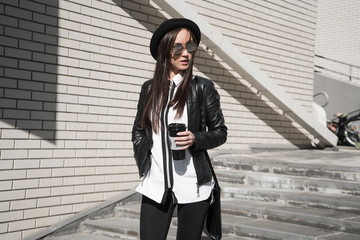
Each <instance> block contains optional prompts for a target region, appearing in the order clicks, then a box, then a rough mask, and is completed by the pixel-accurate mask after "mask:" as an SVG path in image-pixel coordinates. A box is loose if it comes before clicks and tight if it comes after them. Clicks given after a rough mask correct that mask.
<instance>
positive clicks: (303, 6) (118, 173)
mask: <svg viewBox="0 0 360 240" xmlns="http://www.w3.org/2000/svg"><path fill="white" fill-rule="evenodd" d="M186 2H188V3H189V4H190V5H191V6H192V7H193V8H194V9H195V10H196V11H198V12H199V14H201V15H202V16H203V17H204V18H205V19H207V20H208V21H209V22H210V24H212V25H213V26H215V27H217V29H218V30H219V31H220V32H222V33H223V34H224V35H225V36H226V37H227V38H228V39H229V40H230V41H231V42H232V43H233V44H234V45H235V47H237V48H239V50H241V51H242V52H243V53H244V54H245V55H246V56H248V57H249V58H250V59H251V60H252V61H253V62H254V63H256V64H258V65H259V66H260V68H261V69H262V70H263V71H264V72H266V74H268V75H269V77H270V78H272V79H273V80H275V81H276V82H277V83H278V84H279V85H281V86H283V87H284V89H285V90H286V92H287V93H289V94H290V95H291V96H292V97H293V98H294V99H295V100H296V101H298V102H299V104H300V105H301V106H303V107H304V108H305V109H306V110H308V111H310V110H311V103H312V86H313V82H312V79H313V55H314V48H315V25H316V22H315V20H316V10H317V7H316V1H315V0H305V1H282V0H279V1H256V3H254V1H251V0H245V1H233V0H231V1H212V0H206V1H205V0H199V1H195V0H194V1H193V0H188V1H186ZM164 19H165V17H164V15H163V11H162V10H160V9H156V8H154V7H153V6H152V5H151V4H150V3H149V1H148V0H138V1H113V0H101V1H100V0H88V1H84V2H83V1H67V0H58V1H45V0H33V1H30V0H21V1H20V0H11V1H1V2H0V22H1V25H0V42H1V45H0V77H1V80H0V97H1V98H0V106H1V107H0V150H1V155H0V166H1V170H0V183H1V184H0V196H1V197H0V238H1V239H20V238H23V237H25V236H27V235H29V234H31V233H34V232H36V231H38V230H40V229H43V228H45V227H48V226H49V225H51V224H54V223H56V222H58V221H60V220H62V219H64V218H65V217H68V216H71V215H73V214H76V213H78V212H80V211H82V210H83V209H85V208H87V207H90V206H93V205H95V204H98V203H100V202H102V201H104V200H106V199H108V198H110V197H112V196H113V195H115V194H118V193H120V192H124V191H127V190H129V189H132V188H134V187H135V186H136V185H137V184H138V182H139V178H138V173H137V167H136V166H135V161H134V160H133V152H132V144H131V142H130V139H131V128H132V123H133V121H134V117H135V114H136V106H137V100H138V96H139V91H140V87H141V85H142V83H143V82H144V81H146V80H147V79H150V78H151V77H152V74H153V69H154V63H155V62H154V60H153V59H152V57H151V55H150V52H149V48H148V46H149V42H150V38H151V35H152V32H153V31H154V30H155V29H156V27H157V26H158V25H159V24H160V23H161V22H162V21H163V20H164ZM195 73H196V74H198V75H201V76H205V77H207V78H210V79H212V80H213V81H214V83H215V85H216V87H217V89H218V91H219V93H220V95H221V104H222V108H223V112H224V115H225V120H226V124H227V126H228V128H229V136H228V141H227V143H226V144H224V145H223V146H221V147H220V149H245V148H248V147H249V146H251V145H254V144H279V145H297V146H300V145H308V144H310V142H309V139H308V137H307V133H305V132H304V131H303V130H302V129H301V128H299V127H297V125H294V123H293V122H292V121H291V119H289V118H287V117H286V115H283V113H282V111H280V110H279V109H278V108H277V107H276V106H275V105H274V104H273V103H271V102H269V101H268V100H267V99H265V98H264V97H263V96H262V95H261V93H258V92H257V91H256V89H254V88H253V87H251V86H250V85H249V84H248V83H247V82H246V81H244V80H243V79H242V78H241V76H238V74H237V73H236V72H234V71H233V70H232V69H230V68H229V67H228V66H227V64H226V63H225V62H223V61H222V60H221V59H219V58H218V57H217V56H216V55H214V54H213V53H212V52H211V50H208V49H207V48H206V46H204V45H203V44H200V47H199V51H198V53H197V55H196V61H195Z"/></svg>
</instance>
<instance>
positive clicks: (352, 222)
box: [221, 199, 360, 234]
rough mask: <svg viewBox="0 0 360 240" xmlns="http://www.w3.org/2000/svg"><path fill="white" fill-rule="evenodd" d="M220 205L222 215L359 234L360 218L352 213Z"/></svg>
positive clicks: (235, 202) (266, 205) (233, 202)
mask: <svg viewBox="0 0 360 240" xmlns="http://www.w3.org/2000/svg"><path fill="white" fill-rule="evenodd" d="M221 204H222V212H223V214H224V215H225V214H226V215H235V216H246V217H252V218H257V219H267V220H274V221H280V222H288V223H296V224H299V225H304V226H311V227H318V228H325V229H329V230H337V231H345V232H348V233H358V234H360V217H359V215H357V214H353V213H345V212H338V211H332V210H327V209H314V208H306V207H298V206H291V207H289V206H279V205H275V204H269V203H259V202H251V201H243V200H234V199H223V200H222V203H221ZM224 221H225V220H224Z"/></svg>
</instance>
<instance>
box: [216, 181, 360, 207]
mask: <svg viewBox="0 0 360 240" xmlns="http://www.w3.org/2000/svg"><path fill="white" fill-rule="evenodd" d="M220 186H221V189H222V195H223V197H224V198H235V199H242V200H250V201H260V202H271V203H278V204H282V205H297V206H306V207H315V208H324V209H332V210H337V211H344V212H349V213H357V214H359V213H360V197H354V196H346V197H343V196H336V195H330V194H320V193H313V192H294V191H290V190H283V189H268V188H261V187H252V186H244V185H240V184H229V183H220Z"/></svg>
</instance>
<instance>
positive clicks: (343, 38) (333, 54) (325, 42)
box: [315, 0, 360, 84]
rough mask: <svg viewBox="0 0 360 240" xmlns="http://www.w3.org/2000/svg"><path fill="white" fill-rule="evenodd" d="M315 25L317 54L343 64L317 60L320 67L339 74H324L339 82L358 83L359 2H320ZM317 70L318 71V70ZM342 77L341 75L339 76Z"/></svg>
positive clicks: (359, 72) (359, 44) (328, 72)
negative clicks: (339, 80)
mask: <svg viewBox="0 0 360 240" xmlns="http://www.w3.org/2000/svg"><path fill="white" fill-rule="evenodd" d="M318 9H319V10H318V12H319V14H318V20H317V26H316V51H315V52H316V54H318V55H321V56H323V57H326V58H329V59H333V60H337V61H340V62H343V63H347V64H351V65H355V66H357V67H354V66H352V67H350V66H349V65H346V64H341V63H337V62H334V61H330V60H324V59H321V58H316V61H315V63H316V64H317V65H319V66H321V67H324V68H327V69H330V70H332V71H336V72H339V73H341V74H338V73H334V72H330V71H324V70H321V71H323V72H324V73H325V74H327V75H330V76H334V77H336V78H338V79H341V80H346V81H349V77H348V76H347V75H350V73H351V75H352V76H354V77H357V78H352V79H351V81H353V82H355V83H359V84H360V41H359V39H360V15H359V11H360V2H359V1H357V0H348V1H345V2H344V1H341V0H319V4H318ZM318 70H319V69H318ZM342 74H344V75H342Z"/></svg>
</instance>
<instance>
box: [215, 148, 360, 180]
mask: <svg viewBox="0 0 360 240" xmlns="http://www.w3.org/2000/svg"><path fill="white" fill-rule="evenodd" d="M299 159H301V161H299ZM212 161H213V164H214V166H215V168H224V169H233V170H245V171H253V172H263V173H273V174H282V175H290V176H304V177H312V178H322V179H335V180H344V181H354V182H360V158H359V157H358V154H354V153H353V152H343V151H339V152H334V151H314V150H299V151H283V152H276V153H274V152H260V153H242V154H221V155H218V156H214V157H213V158H212Z"/></svg>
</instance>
